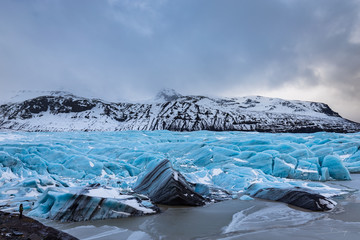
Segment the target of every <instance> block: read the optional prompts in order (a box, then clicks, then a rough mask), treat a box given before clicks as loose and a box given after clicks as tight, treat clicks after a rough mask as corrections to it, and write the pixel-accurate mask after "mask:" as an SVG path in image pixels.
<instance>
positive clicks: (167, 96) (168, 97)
mask: <svg viewBox="0 0 360 240" xmlns="http://www.w3.org/2000/svg"><path fill="white" fill-rule="evenodd" d="M180 97H182V95H181V94H180V93H178V92H176V91H175V90H174V89H170V88H164V89H162V90H160V92H158V93H157V94H156V97H155V100H157V101H165V102H170V101H173V100H176V99H178V98H180Z"/></svg>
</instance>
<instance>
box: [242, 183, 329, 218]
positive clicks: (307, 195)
mask: <svg viewBox="0 0 360 240" xmlns="http://www.w3.org/2000/svg"><path fill="white" fill-rule="evenodd" d="M246 192H247V193H248V194H250V196H252V197H257V198H262V199H268V200H273V201H279V202H284V203H288V204H291V205H294V206H297V207H301V208H305V209H308V210H312V211H328V210H331V209H333V208H334V207H335V205H336V202H334V201H332V200H330V199H328V198H326V197H324V196H322V195H320V194H318V193H315V192H313V191H311V190H310V189H305V188H299V187H294V188H282V187H264V186H263V185H261V184H253V185H251V186H250V187H249V188H248V189H247V191H246Z"/></svg>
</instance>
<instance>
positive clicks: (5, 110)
mask: <svg viewBox="0 0 360 240" xmlns="http://www.w3.org/2000/svg"><path fill="white" fill-rule="evenodd" d="M0 130H15V131H122V130H171V131H198V130H211V131H258V132H318V131H328V132H344V133H347V132H358V131H360V124H359V123H356V122H353V121H350V120H347V119H344V118H342V117H341V116H340V115H339V114H338V113H337V112H334V111H333V110H332V109H331V108H330V107H329V106H328V105H327V104H325V103H318V102H309V101H299V100H284V99H280V98H267V97H261V96H249V97H241V98H211V97H206V96H196V95H192V96H184V95H181V94H179V93H177V92H176V91H174V90H165V91H163V92H160V93H159V94H158V95H157V98H156V101H155V102H149V103H129V102H117V103H116V102H108V101H103V100H101V99H98V98H83V97H78V96H75V95H73V94H70V93H63V94H62V93H61V92H54V94H49V95H44V96H38V97H34V98H30V99H27V100H24V101H18V102H13V103H7V104H3V105H1V106H0Z"/></svg>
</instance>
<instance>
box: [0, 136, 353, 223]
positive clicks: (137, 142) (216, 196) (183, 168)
mask: <svg viewBox="0 0 360 240" xmlns="http://www.w3.org/2000/svg"><path fill="white" fill-rule="evenodd" d="M359 156H360V133H351V134H339V133H321V132H320V133H312V134H290V133H282V134H273V133H255V132H252V133H247V132H210V131H198V132H181V133H180V132H169V131H123V132H59V133H56V132H54V133H50V132H49V133H28V132H0V187H1V190H0V208H1V209H2V210H6V211H16V209H17V207H18V205H19V203H23V205H24V209H25V210H26V211H31V214H34V216H35V215H36V216H39V217H49V216H51V218H52V217H53V216H56V213H57V212H61V211H64V212H66V211H67V210H66V209H69V208H64V207H65V205H69V206H71V204H70V202H69V203H67V201H68V200H69V199H68V198H69V196H73V198H76V196H80V195H81V196H84V197H80V198H79V200H77V201H80V200H81V198H84V199H85V198H86V199H87V198H90V202H91V203H92V204H94V205H91V206H95V205H96V204H97V202H99V201H101V199H102V198H104V200H103V202H104V203H106V202H107V201H108V204H109V209H110V208H114V209H118V210H116V211H119V212H126V213H130V214H133V215H141V214H143V213H145V212H142V210H141V211H140V212H136V211H137V210H139V209H137V210H136V208H134V209H135V210H136V211H135V210H134V209H133V210H129V209H130V207H131V206H127V207H126V206H125V205H126V204H125V205H124V201H123V200H121V201H120V199H117V200H116V202H113V201H112V198H111V197H101V196H100V195H97V196H95V195H91V194H90V193H92V192H93V191H95V190H91V191H90V190H89V192H87V193H85V192H84V193H81V194H80V195H79V191H82V190H81V189H86V188H87V187H89V186H92V187H93V188H94V186H101V188H100V187H99V189H102V188H104V189H115V190H116V191H117V192H118V195H119V196H120V195H126V196H128V200H129V201H130V200H131V201H136V202H137V203H138V206H142V207H144V209H145V208H147V209H148V208H150V209H151V208H152V206H153V205H154V204H156V203H162V204H163V203H166V204H188V205H196V206H198V205H203V204H204V203H207V202H214V201H221V200H224V199H229V198H241V196H243V195H244V193H246V194H249V195H250V196H253V195H254V194H255V192H254V193H250V190H251V189H254V188H255V187H254V186H256V189H257V190H260V189H263V195H262V196H261V197H262V198H265V199H271V198H272V197H271V198H270V197H269V194H265V193H266V192H267V191H269V189H271V188H274V189H280V190H279V191H280V193H279V194H283V195H284V196H285V195H287V194H288V193H289V194H290V193H291V192H294V189H297V188H300V189H301V190H302V191H303V192H304V193H311V194H319V195H322V196H324V197H326V199H322V198H321V197H319V196H318V197H317V198H318V199H319V200H316V201H315V202H317V203H321V202H322V203H324V202H323V201H328V200H329V201H333V199H331V197H332V196H335V195H341V194H343V193H346V189H338V188H333V187H329V186H328V185H326V182H327V181H329V180H332V181H334V180H335V181H344V180H346V181H349V180H351V175H350V172H359V171H360V157H359ZM164 159H167V160H164ZM284 189H287V190H286V191H287V192H286V191H285V190H284ZM288 190H289V191H288ZM290 190H291V191H290ZM99 191H100V190H99ZM104 191H105V190H104ZM109 191H110V192H111V191H114V190H109ZM282 191H284V192H282ZM135 192H136V193H135ZM89 194H90V195H89ZM144 195H146V196H144ZM256 195H257V196H255V195H254V196H253V197H260V193H259V194H256ZM265 195H266V196H265ZM295 195H296V194H295ZM295 195H294V196H295ZM305 195H306V194H305ZM165 196H166V197H165ZM296 196H297V197H299V196H298V195H296ZM106 199H107V200H106ZM145 199H148V200H145ZM243 199H244V197H243ZM320 199H322V200H321V201H320ZM52 201H53V203H51V202H52ZM81 201H83V200H81ZM86 201H87V200H86ZM147 201H150V203H154V204H152V205H150V204H148V202H147ZM167 201H168V202H167ZM73 202H74V201H73ZM287 202H288V203H290V202H289V201H287ZM84 203H85V202H84ZM41 205H43V206H41ZM315 205H316V203H315ZM325 205H327V206H329V208H331V207H333V206H332V205H331V203H328V202H327V203H326V204H325ZM89 206H90V205H89ZM110 206H113V207H110ZM125 208H126V209H125ZM61 209H62V210H61ZM94 209H95V208H94V207H89V209H88V210H89V211H93V210H94ZM124 209H125V210H124ZM308 209H311V208H308ZM83 211H85V210H80V211H79V213H80V212H83ZM135 212H136V213H135ZM155 212H156V211H155ZM120 215H121V214H118V215H117V214H116V213H110V210H109V211H108V212H106V211H104V212H101V213H99V214H98V213H96V214H94V216H96V217H95V218H99V219H102V218H107V217H120ZM125 215H126V214H125ZM84 216H85V217H84V218H79V219H69V220H74V221H77V220H80V219H90V218H88V217H87V215H86V214H84ZM67 218H68V217H66V214H65V215H64V219H67ZM60 219H61V218H60ZM91 219H94V218H91Z"/></svg>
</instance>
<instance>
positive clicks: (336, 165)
mask: <svg viewBox="0 0 360 240" xmlns="http://www.w3.org/2000/svg"><path fill="white" fill-rule="evenodd" d="M322 167H327V168H328V170H329V175H330V177H332V178H333V179H338V180H351V177H350V173H349V170H347V169H346V167H345V166H344V164H343V162H342V161H341V160H340V158H338V157H336V156H326V157H325V158H324V161H323V163H322Z"/></svg>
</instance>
